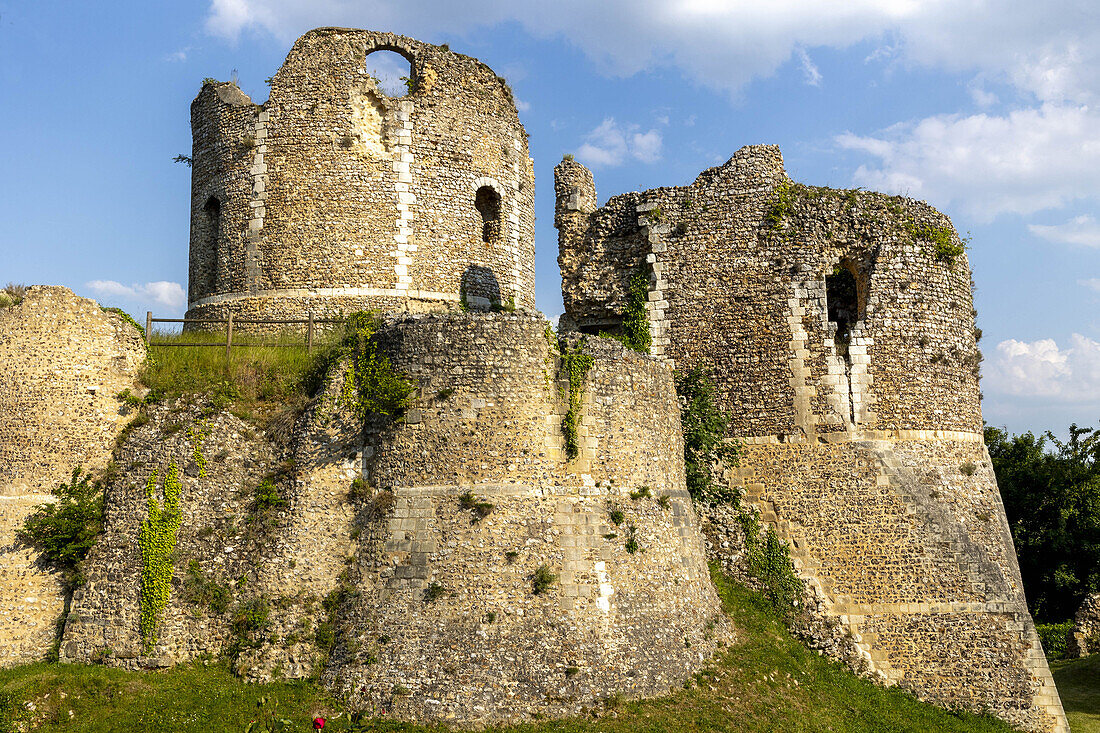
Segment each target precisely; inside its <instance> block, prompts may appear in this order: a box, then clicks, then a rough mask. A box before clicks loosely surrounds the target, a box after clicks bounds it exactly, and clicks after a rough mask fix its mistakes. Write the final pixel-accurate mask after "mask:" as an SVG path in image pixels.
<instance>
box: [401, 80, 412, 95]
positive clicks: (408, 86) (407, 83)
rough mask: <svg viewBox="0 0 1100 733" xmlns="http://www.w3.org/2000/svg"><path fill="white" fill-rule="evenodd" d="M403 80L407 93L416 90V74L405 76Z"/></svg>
mask: <svg viewBox="0 0 1100 733" xmlns="http://www.w3.org/2000/svg"><path fill="white" fill-rule="evenodd" d="M401 82H402V83H403V84H404V85H405V93H406V94H412V93H413V92H415V91H416V77H415V76H403V77H401Z"/></svg>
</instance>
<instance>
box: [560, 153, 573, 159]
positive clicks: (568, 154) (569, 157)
mask: <svg viewBox="0 0 1100 733" xmlns="http://www.w3.org/2000/svg"><path fill="white" fill-rule="evenodd" d="M561 159H562V160H573V154H572V153H566V154H565V155H563V156H561Z"/></svg>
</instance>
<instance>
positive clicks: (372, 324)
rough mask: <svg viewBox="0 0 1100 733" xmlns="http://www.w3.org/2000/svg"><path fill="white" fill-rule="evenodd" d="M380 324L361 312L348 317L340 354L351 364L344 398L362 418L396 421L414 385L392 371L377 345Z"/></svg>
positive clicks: (375, 318)
mask: <svg viewBox="0 0 1100 733" xmlns="http://www.w3.org/2000/svg"><path fill="white" fill-rule="evenodd" d="M380 326H381V321H379V320H378V316H376V315H375V314H373V313H367V312H364V311H360V312H358V313H353V314H352V315H351V316H349V317H348V320H347V324H346V326H345V332H344V340H343V342H342V350H343V352H344V353H346V354H347V355H348V357H349V358H350V361H351V368H350V370H349V371H348V373H347V376H346V378H345V381H344V392H343V398H344V400H345V401H347V402H349V403H350V404H351V405H352V406H353V408H354V409H355V411H356V413H357V414H359V415H360V416H362V417H366V416H367V415H370V414H374V415H381V416H384V417H391V418H392V417H397V416H399V415H400V414H401V413H402V412H403V411H404V410H405V407H407V406H408V400H409V395H410V394H412V391H413V385H412V384H411V383H410V382H409V381H408V380H406V379H405V378H404V377H402V376H401V375H400V374H398V373H397V371H396V370H394V368H393V365H392V364H391V363H390V360H389V357H387V356H386V355H385V354H384V353H383V352H382V349H381V346H380V344H379V343H378V329H379V327H380Z"/></svg>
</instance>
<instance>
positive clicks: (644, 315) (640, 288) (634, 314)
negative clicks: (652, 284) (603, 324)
mask: <svg viewBox="0 0 1100 733" xmlns="http://www.w3.org/2000/svg"><path fill="white" fill-rule="evenodd" d="M648 300H649V278H648V277H647V276H646V275H645V274H643V273H640V272H639V273H636V274H635V275H633V276H632V277H631V278H630V282H629V283H628V284H627V290H626V302H625V303H624V304H623V323H622V332H621V333H617V334H615V333H607V332H602V333H600V335H601V336H605V337H607V338H613V339H615V340H616V341H618V342H620V343H621V344H622V345H623V346H625V347H627V348H628V349H634V350H635V351H637V352H639V353H642V354H648V353H649V348H650V347H651V346H652V345H653V336H652V335H651V334H650V331H649V313H648V312H647V311H646V302H647V301H648Z"/></svg>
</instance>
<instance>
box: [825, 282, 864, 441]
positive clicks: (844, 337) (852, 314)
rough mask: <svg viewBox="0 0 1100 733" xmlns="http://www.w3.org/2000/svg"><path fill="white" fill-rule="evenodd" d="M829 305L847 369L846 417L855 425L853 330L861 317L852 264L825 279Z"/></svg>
mask: <svg viewBox="0 0 1100 733" xmlns="http://www.w3.org/2000/svg"><path fill="white" fill-rule="evenodd" d="M825 303H826V308H827V312H828V318H829V331H830V332H831V333H832V337H833V345H834V347H835V350H836V355H837V357H839V358H840V359H841V363H842V364H843V366H844V375H843V376H844V383H843V391H844V392H845V393H847V394H846V395H845V396H846V398H847V400H846V401H847V403H848V410H847V412H848V414H847V415H846V416H845V417H846V418H847V419H848V420H849V421H850V424H851V425H855V423H856V394H855V385H854V384H853V383H852V355H851V350H850V347H851V344H852V331H853V329H854V328H855V325H856V322H857V321H858V320H859V317H860V310H859V283H858V282H857V281H856V276H855V273H854V272H853V271H852V267H851V264H850V263H848V262H843V261H842V262H841V263H840V264H838V265H837V266H836V267H834V268H833V273H832V274H831V275H826V276H825Z"/></svg>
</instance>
